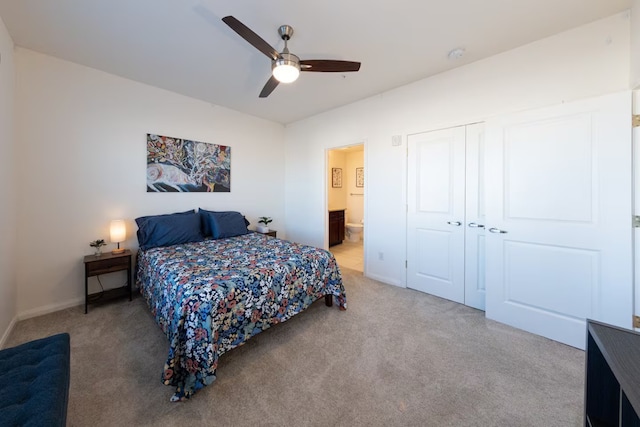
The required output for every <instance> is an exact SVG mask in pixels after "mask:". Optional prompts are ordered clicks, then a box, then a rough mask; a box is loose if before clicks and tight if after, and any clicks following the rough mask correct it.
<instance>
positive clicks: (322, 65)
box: [300, 59, 360, 73]
mask: <svg viewBox="0 0 640 427" xmlns="http://www.w3.org/2000/svg"><path fill="white" fill-rule="evenodd" d="M359 69H360V63H359V62H353V61H334V60H332V59H306V60H304V61H300V71H319V72H321V73H345V72H347V71H358V70H359Z"/></svg>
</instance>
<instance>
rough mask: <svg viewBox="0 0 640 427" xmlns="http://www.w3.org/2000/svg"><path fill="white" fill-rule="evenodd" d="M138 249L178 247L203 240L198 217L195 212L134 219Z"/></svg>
mask: <svg viewBox="0 0 640 427" xmlns="http://www.w3.org/2000/svg"><path fill="white" fill-rule="evenodd" d="M136 224H138V233H137V234H138V244H139V245H140V249H143V250H145V249H151V248H156V247H158V246H171V245H179V244H182V243H190V242H201V241H202V240H204V237H203V236H202V232H201V231H200V215H198V214H197V213H196V212H195V211H187V212H179V213H175V214H169V215H154V216H145V217H140V218H136Z"/></svg>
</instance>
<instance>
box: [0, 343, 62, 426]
mask: <svg viewBox="0 0 640 427" xmlns="http://www.w3.org/2000/svg"><path fill="white" fill-rule="evenodd" d="M69 353H70V348H69V334H58V335H53V336H50V337H47V338H42V339H39V340H35V341H31V342H28V343H25V344H22V345H19V346H17V347H12V348H7V349H4V350H0V426H1V427H9V426H10V427H17V426H29V427H31V426H33V427H36V426H43V427H44V426H47V427H50V426H64V425H66V423H67V400H68V398H69V370H70V367H69Z"/></svg>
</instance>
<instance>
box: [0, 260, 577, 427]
mask: <svg viewBox="0 0 640 427" xmlns="http://www.w3.org/2000/svg"><path fill="white" fill-rule="evenodd" d="M343 278H344V282H345V287H346V289H347V301H348V306H349V309H348V310H347V311H345V312H342V311H339V310H338V308H337V307H335V306H334V307H331V308H328V307H325V305H324V302H323V301H318V302H316V303H314V304H313V305H312V306H311V307H310V308H309V309H308V310H307V311H306V312H304V313H302V314H300V315H298V316H296V317H294V318H292V319H291V320H289V321H287V322H285V323H283V324H280V325H277V326H275V327H273V328H271V329H269V330H267V331H265V332H263V333H262V334H260V335H258V336H256V337H254V338H252V339H251V340H249V341H248V342H247V344H246V345H244V346H242V347H239V348H236V349H234V350H232V351H231V352H229V353H226V354H225V355H223V356H222V357H221V359H220V364H219V366H218V374H217V375H218V379H217V381H216V382H215V383H214V384H212V385H211V386H209V387H207V388H205V389H204V390H202V391H200V392H199V393H197V394H196V395H195V396H194V397H193V398H192V399H191V400H189V401H187V402H183V403H170V402H169V398H170V397H171V395H172V392H173V390H172V388H170V387H167V386H164V385H162V384H161V381H160V377H161V374H162V369H163V364H164V361H165V358H166V355H167V349H168V344H167V341H166V338H165V337H164V336H163V335H162V333H161V331H160V329H159V328H158V327H157V326H156V324H155V323H154V320H153V319H152V317H151V315H150V313H149V311H148V310H147V307H146V305H145V302H144V300H143V299H142V298H140V297H137V298H134V300H133V302H128V301H126V300H122V301H119V302H113V303H111V304H109V305H105V306H100V307H90V308H89V314H87V315H85V314H83V309H82V307H76V308H72V309H68V310H63V311H60V312H57V313H52V314H49V315H46V316H42V317H38V318H34V319H29V320H25V321H22V322H19V323H18V324H17V326H16V328H15V329H14V331H13V333H12V334H11V336H10V338H9V340H8V343H7V346H13V345H17V344H20V343H22V342H25V341H29V340H32V339H36V338H40V337H44V336H48V335H51V334H54V333H58V332H63V331H66V332H69V333H70V334H71V390H70V396H69V410H68V425H69V426H91V427H97V426H178V425H184V426H186V425H189V426H256V425H260V426H305V425H312V426H315V425H322V426H438V427H439V426H509V427H515V426H544V427H550V426H562V427H566V426H581V425H582V423H583V421H582V407H583V394H584V391H583V380H584V379H583V377H584V353H583V352H582V351H580V350H576V349H574V348H571V347H567V346H565V345H563V344H559V343H556V342H553V341H550V340H547V339H545V338H541V337H538V336H535V335H531V334H528V333H526V332H522V331H519V330H516V329H513V328H510V327H508V326H505V325H502V324H499V323H496V322H493V321H490V320H487V319H485V317H484V313H482V312H480V311H477V310H474V309H471V308H468V307H465V306H463V305H460V304H456V303H452V302H449V301H446V300H442V299H439V298H435V297H432V296H430V295H426V294H423V293H420V292H416V291H412V290H408V289H401V288H397V287H394V286H389V285H385V284H381V283H379V282H376V281H373V280H370V279H366V278H364V277H362V275H361V273H358V272H356V271H354V270H349V269H343Z"/></svg>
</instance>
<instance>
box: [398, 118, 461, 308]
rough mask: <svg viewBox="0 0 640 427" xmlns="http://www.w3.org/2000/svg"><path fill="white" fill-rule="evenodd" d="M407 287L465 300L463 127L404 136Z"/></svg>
mask: <svg viewBox="0 0 640 427" xmlns="http://www.w3.org/2000/svg"><path fill="white" fill-rule="evenodd" d="M408 150H409V152H408V159H409V160H408V183H407V190H408V193H407V203H408V209H407V227H408V230H407V286H408V287H409V288H412V289H417V290H419V291H422V292H427V293H429V294H432V295H436V296H439V297H442V298H446V299H449V300H452V301H456V302H460V303H462V302H464V231H465V224H464V223H465V217H464V191H465V190H464V187H465V181H464V176H465V128H464V127H456V128H451V129H445V130H439V131H433V132H425V133H420V134H416V135H409V137H408Z"/></svg>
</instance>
